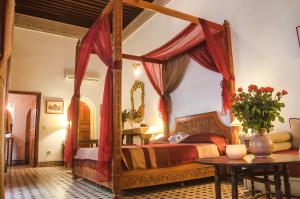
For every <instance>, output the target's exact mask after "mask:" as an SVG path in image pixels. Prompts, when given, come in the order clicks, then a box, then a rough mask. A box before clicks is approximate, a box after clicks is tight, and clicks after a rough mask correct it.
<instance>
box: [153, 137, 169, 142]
mask: <svg viewBox="0 0 300 199" xmlns="http://www.w3.org/2000/svg"><path fill="white" fill-rule="evenodd" d="M168 138H169V137H168V136H163V137H161V138H158V139H157V140H154V141H152V142H151V143H152V144H169V143H170V142H169V140H168Z"/></svg>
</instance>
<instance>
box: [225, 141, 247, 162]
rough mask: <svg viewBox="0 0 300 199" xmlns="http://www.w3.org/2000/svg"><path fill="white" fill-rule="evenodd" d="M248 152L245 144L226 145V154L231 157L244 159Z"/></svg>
mask: <svg viewBox="0 0 300 199" xmlns="http://www.w3.org/2000/svg"><path fill="white" fill-rule="evenodd" d="M246 154H247V149H246V145H244V144H229V145H227V146H226V155H227V157H228V158H229V159H232V160H238V159H242V158H243V157H244V156H245V155H246Z"/></svg>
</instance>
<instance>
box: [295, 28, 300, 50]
mask: <svg viewBox="0 0 300 199" xmlns="http://www.w3.org/2000/svg"><path fill="white" fill-rule="evenodd" d="M296 31H297V36H298V43H299V48H300V26H298V27H296Z"/></svg>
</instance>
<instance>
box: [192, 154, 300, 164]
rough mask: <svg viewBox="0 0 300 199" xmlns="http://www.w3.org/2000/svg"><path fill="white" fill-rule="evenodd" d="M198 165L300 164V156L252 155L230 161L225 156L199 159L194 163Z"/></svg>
mask: <svg viewBox="0 0 300 199" xmlns="http://www.w3.org/2000/svg"><path fill="white" fill-rule="evenodd" d="M195 163H199V164H207V165H215V166H218V165H227V166H245V167H249V166H261V165H282V164H287V163H300V155H290V154H272V155H270V156H268V157H255V156H254V155H252V154H248V155H246V156H245V157H244V158H243V159H239V160H232V159H229V158H228V157H227V156H219V157H209V158H200V159H198V160H196V161H195Z"/></svg>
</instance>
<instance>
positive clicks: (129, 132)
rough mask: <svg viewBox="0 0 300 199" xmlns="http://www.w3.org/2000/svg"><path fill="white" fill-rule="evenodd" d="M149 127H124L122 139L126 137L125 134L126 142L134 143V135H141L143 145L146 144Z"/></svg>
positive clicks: (128, 143)
mask: <svg viewBox="0 0 300 199" xmlns="http://www.w3.org/2000/svg"><path fill="white" fill-rule="evenodd" d="M148 128H149V127H139V128H132V129H123V130H122V140H123V139H124V136H126V144H127V145H132V144H133V137H134V136H139V137H140V138H141V145H143V144H146V143H145V139H146V138H147V136H145V135H146V134H145V133H146V131H147V130H148Z"/></svg>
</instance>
